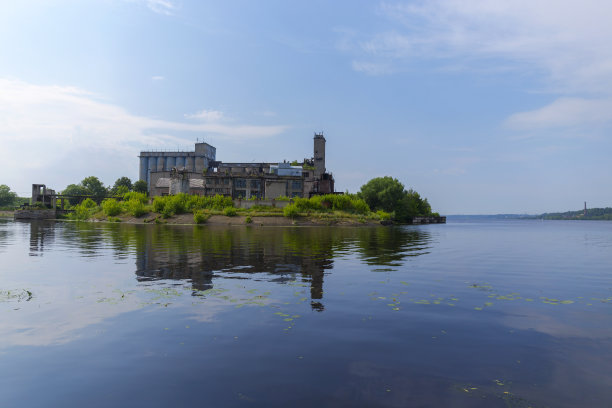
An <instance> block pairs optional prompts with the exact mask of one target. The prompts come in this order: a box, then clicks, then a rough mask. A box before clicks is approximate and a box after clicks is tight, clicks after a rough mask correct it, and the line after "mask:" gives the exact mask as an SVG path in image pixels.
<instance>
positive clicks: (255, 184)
mask: <svg viewBox="0 0 612 408" xmlns="http://www.w3.org/2000/svg"><path fill="white" fill-rule="evenodd" d="M251 188H255V189H257V190H259V189H260V188H261V181H260V180H251Z"/></svg>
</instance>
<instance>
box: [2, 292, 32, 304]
mask: <svg viewBox="0 0 612 408" xmlns="http://www.w3.org/2000/svg"><path fill="white" fill-rule="evenodd" d="M33 297H34V294H33V293H32V292H31V291H29V290H27V289H17V290H0V302H28V301H30V300H32V298H33Z"/></svg>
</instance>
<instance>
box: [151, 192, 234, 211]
mask: <svg viewBox="0 0 612 408" xmlns="http://www.w3.org/2000/svg"><path fill="white" fill-rule="evenodd" d="M230 207H234V201H233V200H232V198H231V197H225V196H222V195H215V196H213V197H209V196H197V195H188V194H184V193H181V194H176V195H172V196H163V197H155V199H154V200H153V211H155V212H156V213H161V214H164V215H165V216H167V215H168V214H170V215H173V214H182V213H186V212H191V211H194V210H204V209H212V210H218V211H221V210H224V209H225V208H230Z"/></svg>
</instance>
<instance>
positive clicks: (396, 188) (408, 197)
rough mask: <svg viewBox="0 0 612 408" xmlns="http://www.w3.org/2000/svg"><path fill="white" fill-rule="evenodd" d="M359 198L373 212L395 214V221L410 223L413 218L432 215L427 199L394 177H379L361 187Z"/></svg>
mask: <svg viewBox="0 0 612 408" xmlns="http://www.w3.org/2000/svg"><path fill="white" fill-rule="evenodd" d="M359 196H360V197H361V198H363V199H364V201H365V202H366V203H368V205H369V206H370V209H371V210H372V211H377V210H383V211H385V212H389V213H393V219H395V220H396V221H399V222H408V221H410V219H411V218H412V217H417V216H426V215H431V206H430V205H429V202H428V201H427V199H426V198H425V199H422V198H421V196H420V195H419V193H417V192H416V191H414V190H413V189H410V190H408V191H406V190H405V189H404V185H403V184H402V183H400V182H399V181H398V180H397V179H394V178H392V177H389V176H386V177H377V178H374V179H372V180H370V181H368V182H367V183H366V184H364V185H363V186H361V191H360V192H359Z"/></svg>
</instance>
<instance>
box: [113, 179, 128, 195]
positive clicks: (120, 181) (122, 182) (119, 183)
mask: <svg viewBox="0 0 612 408" xmlns="http://www.w3.org/2000/svg"><path fill="white" fill-rule="evenodd" d="M120 186H123V187H126V188H127V191H132V188H133V186H132V180H130V179H129V177H125V176H123V177H120V178H118V179H117V181H115V185H113V188H112V190H111V191H112V192H113V194H118V192H117V189H118V188H119V187H120Z"/></svg>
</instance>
